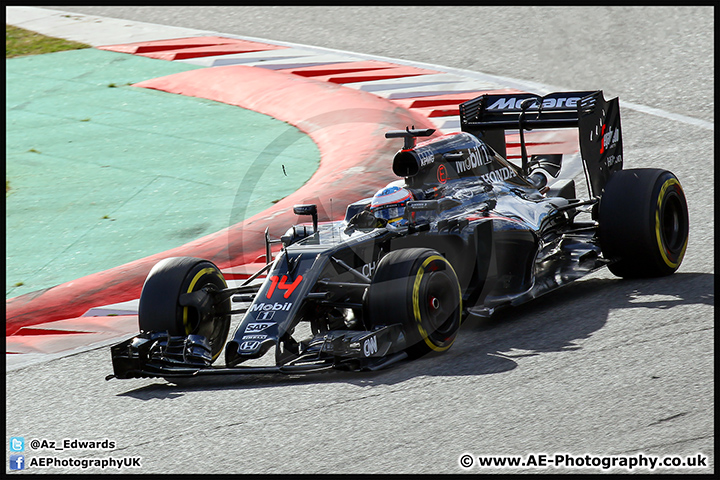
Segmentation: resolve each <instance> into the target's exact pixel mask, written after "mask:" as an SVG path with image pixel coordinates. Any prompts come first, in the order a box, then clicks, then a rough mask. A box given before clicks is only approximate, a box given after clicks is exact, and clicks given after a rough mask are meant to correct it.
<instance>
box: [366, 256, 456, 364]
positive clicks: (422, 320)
mask: <svg viewBox="0 0 720 480" xmlns="http://www.w3.org/2000/svg"><path fill="white" fill-rule="evenodd" d="M366 308H367V310H366V311H367V313H368V318H369V323H370V326H371V328H372V327H375V326H379V325H389V324H393V323H402V325H403V331H404V335H405V340H406V346H407V348H406V351H407V353H408V355H409V356H410V357H411V358H417V357H420V356H422V355H425V354H426V353H429V352H431V351H436V352H442V351H445V350H447V349H448V348H450V346H451V345H452V344H453V342H454V341H455V337H456V336H457V332H458V330H459V328H460V323H461V321H462V317H461V315H462V292H461V289H460V282H459V281H458V278H457V275H456V274H455V270H454V269H453V267H452V265H451V264H450V262H448V261H447V259H445V257H443V256H442V255H440V254H439V253H438V252H436V251H435V250H431V249H429V248H407V249H402V250H397V251H394V252H390V253H388V254H387V255H385V256H384V257H383V258H382V259H381V260H380V261H379V262H378V265H377V268H376V270H375V274H374V276H373V279H372V283H371V284H370V286H369V287H368V292H367V298H366Z"/></svg>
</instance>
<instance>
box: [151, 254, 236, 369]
mask: <svg viewBox="0 0 720 480" xmlns="http://www.w3.org/2000/svg"><path fill="white" fill-rule="evenodd" d="M224 288H227V283H226V282H225V278H224V277H223V276H222V273H221V272H220V270H219V269H218V268H217V267H216V266H215V264H213V263H212V262H209V261H207V260H202V259H200V258H192V257H173V258H166V259H164V260H161V261H160V262H158V263H157V264H156V265H155V266H154V267H153V268H152V270H150V273H149V274H148V276H147V279H146V280H145V284H144V285H143V288H142V293H141V294H140V304H139V306H138V323H139V325H140V331H143V332H163V331H167V332H168V334H170V335H182V336H185V335H202V336H204V337H205V338H206V339H207V340H208V343H209V344H210V347H211V350H212V359H213V361H215V359H216V358H217V357H218V356H219V355H220V352H221V351H222V348H223V346H224V345H225V340H226V339H227V335H228V332H229V330H230V315H229V314H227V313H223V312H229V311H230V299H227V300H226V301H224V302H222V303H221V304H220V305H214V306H211V307H210V310H209V311H206V312H205V314H202V313H201V312H200V311H198V309H197V308H194V307H191V306H181V305H180V296H181V295H183V294H185V293H192V292H197V291H200V290H204V291H206V292H212V291H218V290H222V289H224Z"/></svg>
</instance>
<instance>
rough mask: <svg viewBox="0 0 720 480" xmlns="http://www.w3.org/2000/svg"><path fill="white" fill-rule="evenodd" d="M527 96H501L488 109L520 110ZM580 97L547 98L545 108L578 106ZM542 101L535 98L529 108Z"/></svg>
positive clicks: (544, 101)
mask: <svg viewBox="0 0 720 480" xmlns="http://www.w3.org/2000/svg"><path fill="white" fill-rule="evenodd" d="M526 99H527V97H526V98H499V99H498V100H497V101H496V102H495V103H493V104H492V105H490V106H489V107H487V109H488V110H520V104H521V103H522V102H523V101H524V100H526ZM579 101H580V97H565V98H546V99H544V100H543V104H542V106H543V108H563V107H564V108H576V107H577V102H579ZM539 104H540V102H539V101H538V100H535V102H533V103H532V104H531V105H530V107H528V108H535V109H536V108H538V105H539Z"/></svg>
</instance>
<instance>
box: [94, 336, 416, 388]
mask: <svg viewBox="0 0 720 480" xmlns="http://www.w3.org/2000/svg"><path fill="white" fill-rule="evenodd" d="M404 349H405V340H404V336H403V332H402V327H401V325H400V324H393V325H388V326H385V327H380V328H378V329H377V330H373V331H357V330H331V331H328V332H324V333H320V334H317V335H315V336H314V337H313V338H311V339H309V340H306V341H301V342H299V343H298V351H297V355H296V356H294V358H292V359H290V360H288V361H286V362H285V363H282V364H277V365H270V366H242V365H240V366H233V367H219V366H213V365H212V361H213V359H212V356H211V348H210V345H209V344H208V342H207V339H206V338H205V337H204V336H202V335H188V336H171V335H168V333H167V332H145V333H140V334H139V335H137V336H135V337H133V338H131V339H129V340H126V341H124V342H121V343H119V344H117V345H115V346H113V347H111V355H112V364H113V372H114V373H113V374H112V375H108V376H107V377H106V380H110V379H112V378H119V379H126V378H144V377H163V378H165V377H167V378H171V377H194V376H202V375H240V374H262V373H287V374H289V373H303V372H315V371H320V370H329V369H333V368H334V369H339V370H356V371H374V370H380V369H382V368H385V367H387V366H389V365H391V364H393V363H396V362H398V361H400V360H403V359H405V358H406V357H407V354H406V353H405V352H404V351H403V350H404Z"/></svg>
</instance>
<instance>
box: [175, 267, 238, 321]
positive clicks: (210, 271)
mask: <svg viewBox="0 0 720 480" xmlns="http://www.w3.org/2000/svg"><path fill="white" fill-rule="evenodd" d="M213 273H216V270H215V269H214V268H212V267H207V268H203V269H202V270H200V271H199V272H198V273H196V274H195V277H194V278H193V279H192V282H190V286H189V287H188V289H187V292H186V293H192V291H193V288H195V284H196V283H197V282H198V281H199V280H200V278H202V276H203V275H210V274H213ZM220 278H221V280H222V281H223V284H225V286H226V287H227V283H225V279H224V278H223V277H222V276H220ZM188 308H189V307H183V325H184V326H185V335H190V324H189V323H188V318H187V317H188Z"/></svg>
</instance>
